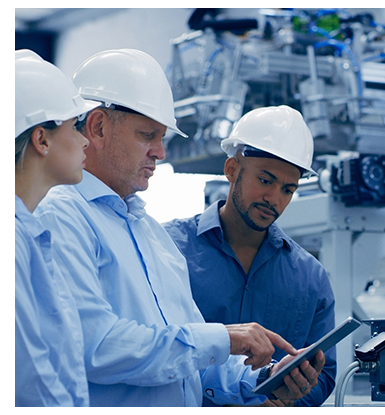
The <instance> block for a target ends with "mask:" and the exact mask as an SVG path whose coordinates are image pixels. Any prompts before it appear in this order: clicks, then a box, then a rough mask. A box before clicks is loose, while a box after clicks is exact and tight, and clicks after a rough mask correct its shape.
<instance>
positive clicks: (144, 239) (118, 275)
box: [35, 50, 323, 406]
mask: <svg viewBox="0 0 385 415" xmlns="http://www.w3.org/2000/svg"><path fill="white" fill-rule="evenodd" d="M111 73H113V74H114V76H113V77H111ZM74 83H75V85H77V86H78V87H79V91H80V92H81V93H82V94H83V95H89V96H90V99H95V100H99V101H102V102H103V104H104V105H103V106H102V107H100V109H99V110H94V111H92V112H91V113H90V114H89V115H88V117H87V119H86V120H85V121H84V125H83V126H82V127H81V131H82V133H83V134H84V135H85V136H86V137H87V138H89V140H90V146H89V148H88V149H87V151H86V155H87V160H86V170H87V172H88V173H87V172H85V174H84V178H83V181H82V182H81V183H80V184H78V185H76V186H59V187H57V188H55V189H53V190H51V191H50V192H49V194H48V195H47V197H46V198H45V199H44V200H43V201H42V202H41V204H40V206H39V207H38V208H37V210H36V211H35V214H36V215H37V216H39V217H40V218H41V220H42V221H43V223H45V225H46V226H47V227H48V228H49V229H50V230H51V232H52V235H53V250H54V253H55V257H56V260H57V262H58V263H59V265H60V266H62V267H63V272H64V273H65V274H64V275H65V278H66V280H67V282H68V285H69V287H70V289H71V291H72V293H73V295H74V297H75V300H76V303H77V307H78V310H79V315H80V318H81V321H82V327H83V332H84V343H85V365H86V370H87V376H88V380H89V392H90V405H91V406H201V404H202V398H203V396H206V397H207V398H209V399H211V400H212V401H213V402H215V403H217V404H239V405H240V404H248V405H256V404H259V403H261V402H263V401H264V400H265V399H266V398H265V397H261V396H256V395H253V394H252V393H251V390H252V388H253V387H254V386H255V384H256V379H257V378H258V373H259V371H258V370H255V371H252V370H251V369H257V368H258V367H261V366H263V365H265V364H267V363H269V362H270V360H271V355H272V353H273V352H274V347H273V345H274V344H275V345H277V346H278V347H281V348H283V349H284V350H285V351H286V352H287V353H291V354H295V353H296V351H295V349H293V348H292V347H291V345H289V344H288V343H287V342H286V341H284V340H283V339H282V338H281V337H280V336H278V335H276V334H275V333H273V332H270V331H268V330H266V329H264V328H262V327H261V326H258V325H257V324H250V325H235V326H227V327H226V326H224V325H222V324H217V323H212V324H206V323H205V322H204V320H203V317H202V316H201V314H200V312H199V311H198V309H197V307H196V305H195V303H194V301H193V300H192V295H191V290H190V285H189V275H188V269H187V263H186V260H185V259H184V257H183V256H182V255H181V254H180V252H179V250H178V249H177V247H176V245H175V244H174V242H173V241H172V239H171V238H170V236H169V235H168V234H167V232H166V231H165V230H164V229H163V227H162V226H161V225H160V224H159V223H157V222H156V221H155V220H154V219H152V218H151V217H150V216H148V215H147V214H146V212H145V210H144V204H143V201H142V200H141V199H140V198H139V197H138V196H137V195H136V194H135V193H136V192H137V191H140V190H145V189H146V188H147V186H148V180H149V178H150V177H151V176H152V174H153V172H154V170H155V163H156V161H157V160H160V159H163V158H164V157H165V152H164V148H163V145H162V138H163V137H164V135H165V133H166V130H167V128H169V129H171V130H174V131H176V132H178V133H180V134H183V133H181V132H180V131H179V130H178V129H177V127H176V125H175V119H174V118H173V116H172V115H173V104H172V95H171V90H170V87H169V85H168V83H167V80H166V78H165V76H164V73H163V71H162V70H161V68H160V66H159V65H158V64H157V62H156V61H154V60H153V59H152V58H151V57H150V56H148V55H147V54H144V53H143V52H140V51H133V50H113V51H106V52H101V53H99V54H96V55H95V56H94V57H91V58H90V59H89V60H87V61H86V62H85V63H84V64H83V65H81V67H80V68H79V69H78V70H77V72H76V74H75V76H74ZM103 96H104V97H103ZM111 100H112V102H111ZM230 353H231V354H232V355H236V354H238V355H246V356H247V358H246V360H245V358H244V357H237V356H230V357H229V355H230ZM245 364H246V365H250V366H246V365H245ZM305 365H306V364H305ZM278 366H279V364H278V365H277V367H278ZM322 366H323V360H322V359H320V360H319V361H317V364H316V365H315V367H314V368H313V367H312V366H310V365H309V366H307V365H306V367H302V369H303V370H302V373H303V375H302V374H301V372H300V371H298V370H296V371H295V372H294V373H293V372H292V375H291V377H290V379H288V380H287V381H286V383H285V385H284V386H282V387H280V388H279V389H278V390H277V391H275V393H277V394H278V395H280V396H282V397H283V398H293V399H298V397H301V396H303V395H304V394H307V393H309V391H310V390H311V388H312V387H313V386H315V384H316V383H317V379H316V378H317V376H318V374H319V372H320V369H321V368H322Z"/></svg>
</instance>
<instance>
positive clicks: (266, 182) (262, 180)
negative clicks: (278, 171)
mask: <svg viewBox="0 0 385 415" xmlns="http://www.w3.org/2000/svg"><path fill="white" fill-rule="evenodd" d="M259 181H260V182H261V183H262V184H265V185H268V184H270V183H271V180H269V179H265V178H264V177H259Z"/></svg>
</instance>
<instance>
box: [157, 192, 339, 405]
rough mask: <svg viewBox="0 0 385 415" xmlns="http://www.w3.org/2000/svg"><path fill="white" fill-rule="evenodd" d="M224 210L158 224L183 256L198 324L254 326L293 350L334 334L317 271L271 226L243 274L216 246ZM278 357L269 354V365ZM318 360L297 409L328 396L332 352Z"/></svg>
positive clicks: (329, 299)
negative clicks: (314, 376) (318, 368)
mask: <svg viewBox="0 0 385 415" xmlns="http://www.w3.org/2000/svg"><path fill="white" fill-rule="evenodd" d="M224 203H225V201H224V200H220V201H218V202H215V203H214V204H212V205H211V206H210V207H208V208H207V209H206V210H205V211H204V212H203V213H202V214H198V215H195V216H193V217H191V218H185V219H174V220H172V221H170V222H167V223H165V224H163V225H164V227H165V229H166V230H167V231H168V233H169V234H170V236H171V237H172V238H173V240H174V242H175V243H176V244H177V246H178V247H179V249H180V251H181V252H182V254H183V255H184V256H185V257H186V260H187V263H188V267H189V272H190V283H191V289H192V293H193V297H194V300H195V302H196V304H197V306H198V307H199V309H200V311H201V312H202V314H203V316H204V318H205V320H206V321H207V322H220V323H223V324H236V323H249V322H251V321H255V322H257V323H259V324H261V325H262V326H264V327H265V328H267V329H269V330H272V331H274V332H276V333H278V334H279V335H280V336H282V337H283V338H284V339H286V340H287V341H288V342H289V343H291V344H292V345H293V346H294V347H295V348H297V349H300V348H303V347H307V346H310V345H311V344H312V343H314V342H315V341H317V340H319V339H320V338H321V337H322V336H323V335H325V334H326V333H327V332H329V331H330V330H332V329H333V328H334V295H333V291H332V288H331V285H330V281H329V278H328V276H327V274H326V271H325V269H324V267H322V265H321V264H320V263H319V262H318V261H317V260H316V259H315V258H314V256H313V255H311V254H310V253H309V252H307V251H305V249H303V248H302V247H301V246H299V245H298V244H297V243H296V242H295V241H293V240H292V239H291V238H289V237H288V236H287V235H285V233H284V232H283V231H282V230H281V229H280V228H279V226H278V225H277V224H276V223H273V225H271V226H270V227H269V231H268V233H267V235H266V237H265V239H264V241H263V243H262V245H261V247H260V248H259V250H258V254H257V255H256V256H255V258H254V260H253V263H252V265H251V267H250V270H249V273H248V274H246V273H245V271H244V269H243V267H242V264H241V263H240V261H239V259H238V258H237V256H236V254H235V253H234V251H233V249H232V248H231V246H230V245H229V243H228V242H227V241H226V240H225V239H224V235H223V229H222V225H221V221H220V217H219V209H220V208H221V207H222V206H223V205H224ZM284 354H285V352H284V351H283V350H281V349H278V348H276V351H275V353H274V355H273V358H275V359H277V360H280V359H281V358H282V357H283V356H284ZM325 357H326V363H325V366H324V368H323V370H322V372H321V374H320V376H319V377H318V385H317V386H316V387H314V388H313V389H312V390H311V391H310V393H309V394H308V395H306V396H305V397H304V398H302V399H301V400H299V401H296V405H297V406H320V405H321V404H322V403H323V402H324V401H325V400H326V399H327V398H328V396H329V395H330V394H331V393H332V391H333V388H334V385H335V376H336V349H335V347H332V348H331V349H330V350H328V351H327V352H326V353H325Z"/></svg>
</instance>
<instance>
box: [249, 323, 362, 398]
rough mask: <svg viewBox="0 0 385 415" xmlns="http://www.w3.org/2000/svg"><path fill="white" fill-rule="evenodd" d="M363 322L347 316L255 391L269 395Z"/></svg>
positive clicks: (254, 390) (254, 391)
mask: <svg viewBox="0 0 385 415" xmlns="http://www.w3.org/2000/svg"><path fill="white" fill-rule="evenodd" d="M360 325H361V323H360V322H359V321H358V320H356V319H354V318H353V317H349V318H347V319H346V320H345V321H344V322H342V323H341V324H340V325H339V326H338V327H336V328H334V329H333V330H331V331H330V332H329V333H328V334H325V336H323V337H322V338H321V339H320V340H318V341H317V342H315V343H313V344H312V345H311V346H309V347H308V348H307V349H306V350H305V351H304V352H302V353H301V354H299V355H298V356H296V357H295V358H294V359H293V360H292V361H291V362H290V363H288V364H287V365H286V366H284V367H282V368H281V369H280V370H278V372H276V373H274V375H273V376H271V377H269V378H268V379H267V380H265V381H264V382H263V383H261V384H260V385H259V386H257V387H256V388H254V389H253V393H256V394H258V395H267V394H270V393H272V392H273V391H274V390H276V389H277V388H279V387H280V386H281V385H282V384H283V383H284V381H283V378H284V377H285V376H286V375H288V374H289V373H290V372H291V371H292V370H293V369H295V368H296V367H298V366H299V365H300V364H301V363H302V362H304V361H305V360H309V361H310V362H311V360H312V359H313V358H314V356H315V355H316V354H317V352H319V351H320V350H322V351H323V352H326V351H327V350H329V349H330V348H331V347H332V346H334V345H335V344H336V343H338V342H339V341H341V340H342V339H343V338H345V337H346V336H347V335H349V334H350V333H352V332H353V331H354V330H355V329H357V328H358V327H359V326H360Z"/></svg>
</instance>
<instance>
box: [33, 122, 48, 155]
mask: <svg viewBox="0 0 385 415" xmlns="http://www.w3.org/2000/svg"><path fill="white" fill-rule="evenodd" d="M30 142H31V144H32V146H33V148H34V149H35V150H36V152H37V153H39V154H41V155H42V156H45V155H47V154H48V151H49V149H50V146H51V143H50V139H49V136H48V133H47V130H46V129H44V128H43V127H41V126H37V127H35V128H34V129H33V130H32V132H31V139H30Z"/></svg>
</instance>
